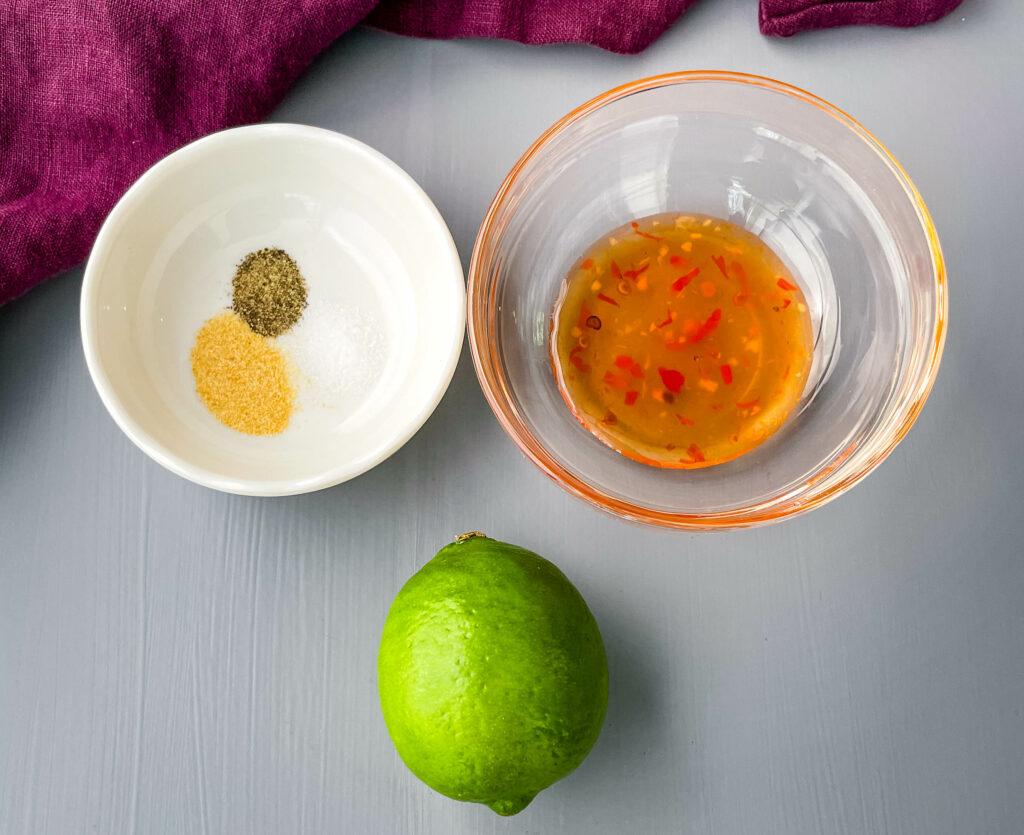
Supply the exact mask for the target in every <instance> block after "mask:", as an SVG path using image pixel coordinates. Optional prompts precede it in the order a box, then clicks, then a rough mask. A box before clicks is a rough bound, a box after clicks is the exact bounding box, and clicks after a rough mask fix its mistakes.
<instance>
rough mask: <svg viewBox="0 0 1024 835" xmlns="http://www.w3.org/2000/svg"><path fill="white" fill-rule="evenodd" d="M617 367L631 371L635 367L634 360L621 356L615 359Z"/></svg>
mask: <svg viewBox="0 0 1024 835" xmlns="http://www.w3.org/2000/svg"><path fill="white" fill-rule="evenodd" d="M615 367H616V368H621V369H622V370H623V371H629V369H631V368H632V367H633V358H632V357H627V356H626V355H625V354H619V355H618V356H617V357H616V358H615Z"/></svg>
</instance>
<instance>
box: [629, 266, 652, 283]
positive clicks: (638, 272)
mask: <svg viewBox="0 0 1024 835" xmlns="http://www.w3.org/2000/svg"><path fill="white" fill-rule="evenodd" d="M649 266H651V265H650V264H644V265H643V266H642V267H641V268H640V269H639V270H626V271H625V272H624V273H623V275H624V276H626V278H631V279H632V280H633V281H636V280H637V278H639V277H640V276H641V275H643V274H644V273H645V272H646V271H647V268H648V267H649Z"/></svg>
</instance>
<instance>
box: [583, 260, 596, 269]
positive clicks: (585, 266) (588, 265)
mask: <svg viewBox="0 0 1024 835" xmlns="http://www.w3.org/2000/svg"><path fill="white" fill-rule="evenodd" d="M593 266H594V259H593V258H588V259H587V260H586V261H584V262H583V263H582V264H580V269H581V270H589V269H590V268H591V267H593Z"/></svg>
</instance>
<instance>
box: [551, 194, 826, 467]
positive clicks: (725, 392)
mask: <svg viewBox="0 0 1024 835" xmlns="http://www.w3.org/2000/svg"><path fill="white" fill-rule="evenodd" d="M552 328H553V330H552V339H551V359H552V364H553V366H554V370H555V377H556V378H557V380H558V385H559V388H560V390H561V392H562V396H563V397H564V398H565V401H566V403H567V404H568V406H569V408H570V409H571V410H572V412H573V414H574V415H575V416H576V417H577V419H578V420H579V421H580V422H581V423H582V424H583V425H584V426H585V427H586V428H587V429H589V430H590V431H591V432H592V433H593V434H594V435H595V436H597V438H598V439H599V440H601V441H603V442H604V443H605V444H607V445H608V446H610V447H612V449H615V450H618V451H619V452H621V453H622V454H623V455H626V456H628V457H630V458H632V459H634V460H636V461H641V462H643V463H645V464H652V465H654V466H657V467H674V468H696V467H708V466H711V465H712V464H719V463H722V462H724V461H729V460H730V459H733V458H736V457H738V456H740V455H743V454H744V453H746V452H749V451H750V450H751V449H753V448H754V447H756V446H757V445H758V444H760V443H761V442H762V441H764V440H765V439H766V438H768V437H769V436H770V435H771V434H772V433H773V432H775V431H776V430H777V429H778V428H779V427H780V426H781V425H782V423H783V422H784V421H785V420H786V418H787V417H788V416H789V414H790V412H791V411H792V410H793V407H794V406H795V405H796V404H797V402H798V401H799V399H800V396H801V394H802V392H803V389H804V384H805V383H806V381H807V376H808V372H809V370H810V366H811V357H812V354H813V337H812V333H811V318H810V314H809V313H808V310H807V302H806V299H805V298H804V295H803V292H802V291H801V290H800V287H799V285H798V284H797V282H796V281H795V280H794V278H793V276H792V275H791V274H790V273H789V271H788V270H787V269H786V267H785V265H784V264H783V263H782V261H781V260H780V259H779V257H778V256H777V255H776V254H775V253H774V252H772V250H771V249H769V247H768V246H767V245H766V244H765V243H764V242H763V241H762V240H761V239H760V238H758V237H757V236H756V235H753V234H751V233H750V232H748V231H746V230H745V229H742V228H740V227H739V226H736V225H735V224H732V223H729V222H728V221H726V220H722V219H720V218H715V217H708V216H706V215H697V214H688V215H676V214H661V215H653V216H650V217H646V218H642V219H640V220H637V221H634V222H633V223H631V224H628V225H626V226H623V227H621V228H619V229H616V230H614V231H613V232H611V233H610V234H608V235H607V236H605V237H603V238H601V239H600V240H599V241H597V242H596V243H595V244H593V245H592V246H591V247H590V249H588V250H587V252H586V253H584V255H583V256H582V257H581V258H580V259H579V260H578V261H577V262H576V264H575V265H574V266H573V268H572V270H571V271H570V273H569V275H568V277H567V278H566V280H565V284H564V286H563V288H562V292H561V294H560V295H559V299H558V301H557V302H556V304H555V310H554V317H553V323H552Z"/></svg>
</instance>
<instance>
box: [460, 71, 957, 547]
mask: <svg viewBox="0 0 1024 835" xmlns="http://www.w3.org/2000/svg"><path fill="white" fill-rule="evenodd" d="M668 211H678V212H700V213H703V214H708V215H715V216H718V217H723V218H726V219H728V220H730V221H732V222H733V223H736V224H738V225H740V226H743V227H745V228H746V229H749V230H750V231H752V232H754V233H755V234H757V235H759V236H760V237H761V238H762V239H764V240H765V241H766V242H767V243H768V244H769V245H770V246H771V247H772V249H774V250H775V252H776V253H778V254H779V256H780V257H781V258H782V259H783V260H784V261H785V262H786V264H787V266H788V267H789V268H790V270H791V271H792V273H793V275H794V276H796V277H797V279H798V280H799V281H800V283H801V284H802V286H803V290H804V292H805V294H806V295H807V298H808V303H809V306H810V310H811V314H812V319H813V325H814V336H815V343H814V360H813V366H812V369H811V375H810V379H809V380H808V382H807V386H806V388H805V390H804V394H803V397H802V399H801V401H800V403H799V404H798V405H797V407H796V409H795V410H794V412H793V413H792V414H791V415H790V417H789V419H788V420H787V421H786V423H785V424H784V425H783V426H782V428H781V429H779V431H778V432H776V433H775V434H774V435H773V436H772V437H771V438H769V439H768V440H767V441H766V442H765V443H763V444H762V445H761V446H759V447H758V448H756V449H755V450H753V451H751V452H750V453H748V454H746V455H744V456H742V457H740V458H737V459H735V460H733V461H730V462H728V463H725V464H720V465H717V466H713V467H708V468H706V469H699V470H662V469H657V468H655V467H650V466H647V465H644V464H640V463H637V462H635V461H632V460H630V459H629V458H626V457H625V456H623V455H620V454H619V453H617V452H615V451H613V450H611V449H609V448H608V447H606V446H605V445H604V444H602V443H601V442H600V441H598V440H597V439H596V438H595V437H594V436H593V435H591V434H590V433H589V432H588V431H587V430H586V429H584V428H583V427H582V426H581V425H580V424H579V422H578V421H577V420H576V419H575V417H573V415H572V413H571V412H570V411H569V409H568V408H567V407H566V404H565V402H564V401H563V399H562V397H561V394H560V393H559V390H558V388H557V386H556V383H555V379H554V375H553V373H552V368H551V361H550V357H549V353H548V340H549V339H550V326H551V314H552V308H553V305H554V303H555V300H556V298H557V295H558V291H559V287H560V286H561V283H562V281H563V279H564V278H565V276H566V273H567V272H568V270H569V268H570V266H571V265H572V264H573V262H574V261H575V259H576V258H577V257H578V256H579V255H580V253H581V252H583V250H584V249H585V248H586V247H587V246H588V245H589V244H590V243H591V242H592V241H594V240H596V239H597V238H598V237H600V236H601V235H602V234H604V233H606V232H607V231H609V230H611V229H613V228H615V227H617V226H620V225H622V224H623V223H627V222H629V221H631V220H633V219H634V218H639V217H643V216H645V215H652V214H655V213H659V212H668ZM946 315H947V298H946V279H945V272H944V268H943V262H942V253H941V250H940V248H939V242H938V238H937V236H936V233H935V229H934V227H933V225H932V222H931V219H930V218H929V216H928V211H927V209H926V208H925V205H924V203H923V202H922V200H921V197H920V195H919V194H918V193H917V190H916V189H915V188H914V185H913V184H912V183H911V182H910V179H909V178H908V177H907V175H906V173H904V171H903V169H902V168H900V166H899V164H898V163H897V162H896V160H895V159H893V157H892V156H891V155H890V154H889V153H888V151H886V149H885V148H884V147H882V145H881V144H880V143H879V142H878V140H876V139H875V138H874V137H873V136H872V135H871V134H870V133H868V132H867V131H866V130H865V129H864V128H863V127H861V126H860V125H859V124H857V122H855V121H854V120H853V119H851V118H850V117H849V116H847V115H846V114H844V113H842V112H841V111H839V110H837V109H836V108H834V107H833V106H832V105H830V104H828V103H827V102H825V101H822V100H821V99H819V98H817V97H816V96H813V95H811V94H809V93H806V92H804V91H802V90H799V89H796V88H795V87H791V86H789V85H787V84H782V83H780V82H778V81H772V80H769V79H766V78H758V77H756V76H749V75H740V74H736V73H724V72H687V73H677V74H672V75H664V76H659V77H656V78H650V79H646V80H643V81H637V82H635V83H632V84H628V85H626V86H624V87H620V88H618V89H615V90H611V91H610V92H608V93H605V94H604V95H602V96H599V97H598V98H596V99H594V100H592V101H590V102H588V103H587V104H584V105H583V106H582V107H580V108H578V109H576V110H574V111H573V112H572V113H570V114H569V115H567V116H566V117H565V118H563V119H562V120H561V121H560V122H558V123H557V124H555V125H554V126H553V127H551V128H550V129H549V130H548V131H547V132H546V133H544V135H543V136H541V137H540V139H538V140H537V141H536V142H535V143H534V144H533V146H532V147H531V148H530V149H529V150H528V151H527V152H526V154H524V155H523V157H522V159H520V160H519V162H518V163H517V164H516V166H515V167H514V168H513V169H512V171H511V172H510V173H509V175H508V177H507V178H506V179H505V182H504V183H503V184H502V186H501V188H500V189H499V191H498V194H497V196H496V197H495V198H494V202H493V203H492V204H491V207H490V209H489V211H488V212H487V216H486V217H485V218H484V222H483V225H482V226H481V229H480V233H479V236H478V238H477V241H476V247H475V249H474V252H473V259H472V263H471V265H470V271H469V334H470V345H471V348H472V351H473V360H474V362H475V364H476V369H477V374H478V376H479V378H480V382H481V385H482V386H483V390H484V393H485V395H486V396H487V399H488V401H489V402H490V404H491V407H492V408H493V409H494V413H495V415H497V417H498V420H499V421H500V422H501V424H502V426H503V427H504V428H505V430H506V431H507V432H508V434H509V435H510V436H511V437H512V439H513V440H514V441H515V442H516V444H518V446H519V448H520V449H521V450H522V451H523V452H524V453H525V454H526V455H527V456H528V457H529V458H530V459H531V460H532V461H533V462H534V463H535V464H536V465H537V466H538V467H540V469H541V470H542V471H543V472H545V473H547V475H548V476H550V477H551V478H553V479H554V480H555V481H556V482H558V483H559V484H560V485H561V486H562V487H564V488H565V489H566V490H568V491H569V492H571V493H573V494H575V495H577V496H579V497H581V498H583V499H586V500H587V501H589V502H592V503H593V504H595V505H597V506H598V507H600V508H602V509H604V510H606V511H609V512H611V513H613V514H616V515H618V516H621V517H624V518H627V519H631V520H635V521H640V522H648V523H652V524H659V525H665V526H669V527H677V528H695V529H710V528H723V527H739V526H751V525H759V524H765V523H768V522H772V521H776V520H778V519H782V518H785V517H787V516H792V515H794V514H797V513H802V512H804V511H807V510H810V509H811V508H814V507H817V506H818V505H821V504H823V503H825V502H827V501H829V500H830V499H833V498H835V497H836V496H838V495H840V494H841V493H843V492H844V491H845V490H847V489H849V488H850V487H851V486H853V485H854V484H856V483H857V482H858V481H860V480H861V479H862V478H864V476H866V475H867V474H868V473H869V472H871V470H872V469H874V468H875V467H876V466H877V465H878V464H879V463H880V462H881V461H882V459H884V458H885V456H886V455H888V454H889V452H890V451H891V450H892V449H893V448H894V447H895V446H896V444H897V443H899V441H900V439H901V438H902V437H903V436H904V435H905V434H906V432H907V431H908V430H909V429H910V426H911V424H913V422H914V419H915V418H916V417H917V415H918V413H919V412H920V410H921V407H922V406H923V404H924V401H925V399H926V398H927V396H928V392H929V391H930V389H931V386H932V383H933V381H934V379H935V375H936V373H937V371H938V366H939V359H940V357H941V354H942V345H943V341H944V338H945V322H946Z"/></svg>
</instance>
